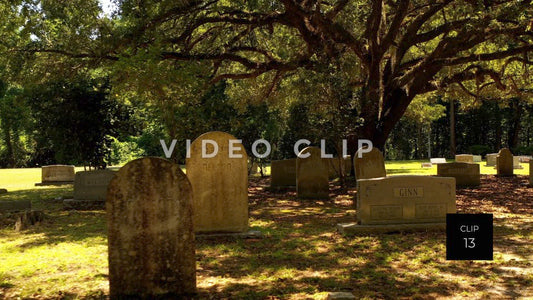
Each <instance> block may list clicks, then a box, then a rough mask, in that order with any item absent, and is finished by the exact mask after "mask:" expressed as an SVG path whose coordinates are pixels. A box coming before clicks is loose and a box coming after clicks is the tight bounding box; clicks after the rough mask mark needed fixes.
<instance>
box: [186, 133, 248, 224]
mask: <svg viewBox="0 0 533 300" xmlns="http://www.w3.org/2000/svg"><path fill="white" fill-rule="evenodd" d="M230 141H232V142H231V143H232V144H231V148H233V149H231V150H232V156H234V157H230V153H229V151H230ZM214 145H217V146H214ZM216 147H218V151H217V152H216V155H214V153H215V152H214V150H215V148H216ZM211 156H212V157H211ZM247 161H248V156H247V155H246V151H245V150H244V147H243V146H242V144H241V143H240V142H238V140H237V138H235V137H234V136H232V135H231V134H228V133H225V132H220V131H213V132H207V133H204V134H202V135H201V136H199V137H198V138H197V139H196V140H194V141H193V142H192V144H191V147H190V157H189V158H188V159H187V177H188V178H189V180H190V181H191V185H192V190H193V192H194V198H193V206H194V228H195V231H196V232H199V233H207V232H245V231H247V230H248V170H247Z"/></svg>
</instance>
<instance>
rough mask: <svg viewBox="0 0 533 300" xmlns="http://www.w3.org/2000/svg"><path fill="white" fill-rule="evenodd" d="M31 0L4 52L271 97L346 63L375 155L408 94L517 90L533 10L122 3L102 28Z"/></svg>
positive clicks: (471, 1)
mask: <svg viewBox="0 0 533 300" xmlns="http://www.w3.org/2000/svg"><path fill="white" fill-rule="evenodd" d="M15 2H16V1H15ZM22 2H23V3H25V1H22ZM37 2H39V1H37ZM37 2H35V1H32V3H33V4H32V5H29V4H28V3H27V2H26V5H25V6H24V7H26V8H27V10H23V11H25V12H26V18H27V20H28V21H27V22H26V23H25V24H24V25H23V27H24V28H25V29H24V30H26V32H27V33H31V35H32V39H31V42H30V43H27V44H25V45H23V46H21V44H18V45H17V47H11V48H10V49H11V50H13V49H18V50H23V51H25V52H32V53H40V54H61V55H65V56H69V57H71V58H75V59H81V60H88V61H92V62H95V61H96V62H99V63H100V62H109V63H111V65H113V64H117V65H119V66H124V63H125V62H131V61H132V59H133V58H135V59H137V60H143V59H144V60H149V61H151V62H154V65H155V66H156V67H161V68H168V66H172V67H175V68H176V69H179V68H182V66H183V64H184V63H188V62H192V63H201V64H202V68H200V69H201V70H202V71H203V72H204V75H205V76H207V77H208V78H209V81H210V82H212V83H214V82H217V81H220V80H226V79H230V80H238V79H246V78H261V80H269V81H270V82H271V83H270V84H268V86H270V90H272V89H275V87H276V85H278V84H279V83H280V82H281V81H282V80H284V79H285V78H287V77H289V76H295V74H298V72H300V71H301V70H305V71H306V72H308V71H311V72H318V73H320V72H328V70H330V68H328V67H327V66H328V65H331V64H336V63H338V62H339V61H342V62H343V64H344V65H346V63H349V65H350V66H351V67H350V68H349V71H350V72H351V79H350V84H351V86H352V87H353V88H354V89H360V91H361V94H362V97H361V98H360V103H359V106H358V110H357V112H356V115H354V116H353V117H354V118H357V119H359V120H362V126H359V127H358V128H356V129H355V132H356V134H357V137H358V138H368V139H371V140H373V142H374V144H375V145H377V146H378V147H380V148H383V146H384V144H385V141H386V139H387V137H388V135H389V133H390V132H391V130H392V129H393V128H394V126H395V124H396V123H397V122H398V121H399V119H400V118H401V117H402V115H403V114H404V113H405V111H406V109H407V108H408V106H409V104H410V103H411V102H412V101H413V99H414V98H415V97H416V96H419V95H423V94H426V93H428V92H432V91H436V90H441V89H446V88H449V87H451V86H457V87H459V88H460V89H461V90H464V91H465V92H467V94H474V95H475V94H476V92H475V91H474V92H473V91H472V89H471V87H475V88H476V90H477V91H479V90H481V89H484V88H493V87H496V88H498V89H500V90H502V91H504V92H505V93H507V92H509V91H511V90H515V91H517V92H525V90H524V89H523V88H522V87H521V86H520V85H517V84H516V83H515V82H514V79H513V75H512V74H510V72H509V71H508V69H509V68H510V66H514V67H515V68H516V66H517V65H521V66H524V68H526V69H528V68H529V66H530V65H531V64H532V61H531V60H530V59H529V56H530V53H531V52H532V51H533V30H532V27H533V26H532V23H533V21H532V20H533V3H532V2H531V1H516V0H512V1H511V0H508V1H506V0H483V1H481V0H479V1H478V0H396V1H394V0H373V1H370V0H367V1H363V0H352V1H349V0H328V1H316V0H276V1H275V0H270V1H266V0H255V1H223V0H207V1H185V0H183V1H144V0H122V1H117V5H118V7H119V10H118V12H116V15H115V16H114V18H113V19H112V20H111V19H108V18H103V17H101V16H100V17H98V14H97V10H96V8H97V6H96V1H72V2H69V4H68V5H65V3H64V2H63V1H53V0H48V1H41V2H39V3H38V4H35V3H37ZM87 3H89V4H87ZM19 5H20V4H19ZM91 5H92V6H91ZM80 7H83V9H85V12H83V10H82V8H80ZM95 7H96V8H95ZM88 10H90V11H91V13H88V12H87V11H88ZM76 12H77V13H76ZM52 24H53V26H52ZM121 63H122V64H121ZM206 70H208V71H209V73H207V74H206V73H205V72H206ZM524 74H526V75H524V76H527V78H525V81H526V83H531V82H530V81H529V76H528V75H527V74H528V73H527V72H526V73H524ZM122 79H123V80H128V78H122ZM522 79H524V78H522Z"/></svg>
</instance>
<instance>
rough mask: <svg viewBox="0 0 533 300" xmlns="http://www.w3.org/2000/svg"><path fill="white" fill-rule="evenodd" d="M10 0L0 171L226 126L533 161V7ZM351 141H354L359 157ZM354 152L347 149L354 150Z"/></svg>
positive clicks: (126, 155)
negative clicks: (108, 6)
mask: <svg viewBox="0 0 533 300" xmlns="http://www.w3.org/2000/svg"><path fill="white" fill-rule="evenodd" d="M113 2H114V3H115V5H116V7H117V10H116V11H114V12H112V13H104V11H102V8H101V7H100V5H99V4H100V3H99V2H98V1H96V0H91V1H82V0H76V1H69V2H68V4H65V3H64V2H62V1H24V0H10V1H7V2H4V3H2V4H0V12H1V15H2V18H3V21H4V22H3V26H2V27H1V28H0V41H1V43H0V51H1V52H2V53H3V55H2V56H1V58H0V79H1V82H0V167H4V168H5V167H32V166H40V165H46V164H54V163H61V164H75V165H86V166H94V167H101V166H104V165H116V164H122V163H125V162H127V161H129V160H131V159H134V158H136V157H140V156H145V155H155V156H163V151H162V148H161V145H160V140H161V139H163V140H166V141H167V143H169V142H170V140H171V139H177V140H178V143H177V145H178V146H177V148H176V150H177V151H176V152H175V156H174V157H173V158H172V159H174V160H175V161H177V162H180V163H183V161H184V156H185V140H186V139H191V140H194V139H195V138H196V137H197V136H199V135H200V134H202V133H204V132H207V131H211V130H220V131H226V132H229V133H231V134H233V135H234V136H236V137H238V138H240V139H242V140H243V144H244V146H245V147H246V148H247V150H248V152H249V153H250V148H251V143H252V142H253V141H255V140H257V139H259V138H263V139H266V140H268V141H269V142H270V143H271V144H272V146H273V152H272V155H271V156H270V157H269V159H280V158H289V157H294V153H293V144H294V142H295V141H296V140H298V139H304V138H305V139H309V140H310V141H312V142H313V143H314V144H315V145H319V144H320V139H326V140H327V141H328V147H329V148H330V149H329V151H330V152H334V153H335V152H338V151H337V150H339V141H340V140H341V139H344V138H350V137H353V136H355V138H366V139H371V140H373V141H374V142H375V144H376V145H377V146H378V147H379V148H381V149H383V150H384V152H385V153H386V157H387V159H390V160H405V159H423V158H428V156H429V155H431V156H432V157H453V155H454V154H455V153H472V154H486V153H492V152H497V151H498V150H499V149H500V148H501V147H510V148H511V149H512V150H513V152H514V153H515V154H524V155H531V154H532V153H533V138H532V134H531V133H532V132H531V131H532V126H533V125H532V124H533V122H532V121H533V101H531V86H532V79H531V76H530V72H531V71H532V70H531V68H532V65H533V63H532V61H531V59H530V55H531V54H530V52H531V51H533V12H532V6H531V3H529V1H451V0H442V1H434V2H431V3H427V1H408V0H398V1H362V0H357V1H344V0H339V1H334V2H322V1H288V0H287V1H285V0H284V1H261V0H257V1H178V2H176V1H135V0H116V1H113ZM352 148H353V147H352ZM351 150H353V149H351Z"/></svg>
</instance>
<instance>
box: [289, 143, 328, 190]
mask: <svg viewBox="0 0 533 300" xmlns="http://www.w3.org/2000/svg"><path fill="white" fill-rule="evenodd" d="M307 155H308V156H307ZM302 156H307V157H305V158H304V157H302ZM320 156H321V150H320V149H319V148H317V147H306V148H305V149H303V150H302V151H300V153H299V154H298V158H297V159H296V191H297V194H298V198H303V199H327V198H329V181H328V163H327V161H326V160H324V159H322V158H321V157H320Z"/></svg>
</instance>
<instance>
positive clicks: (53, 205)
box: [0, 185, 73, 213]
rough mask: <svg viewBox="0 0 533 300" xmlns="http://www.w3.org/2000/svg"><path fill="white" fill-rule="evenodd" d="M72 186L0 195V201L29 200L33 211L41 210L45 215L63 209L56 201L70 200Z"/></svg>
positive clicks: (61, 203)
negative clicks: (60, 198) (59, 198)
mask: <svg viewBox="0 0 533 300" xmlns="http://www.w3.org/2000/svg"><path fill="white" fill-rule="evenodd" d="M72 194H73V190H72V185H66V186H58V187H47V188H35V189H28V190H19V191H13V192H9V193H7V194H3V195H0V201H2V200H10V201H13V200H30V201H31V205H32V209H33V210H42V211H44V212H45V213H46V212H50V211H58V210H62V209H63V201H62V200H56V198H58V197H62V198H72Z"/></svg>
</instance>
